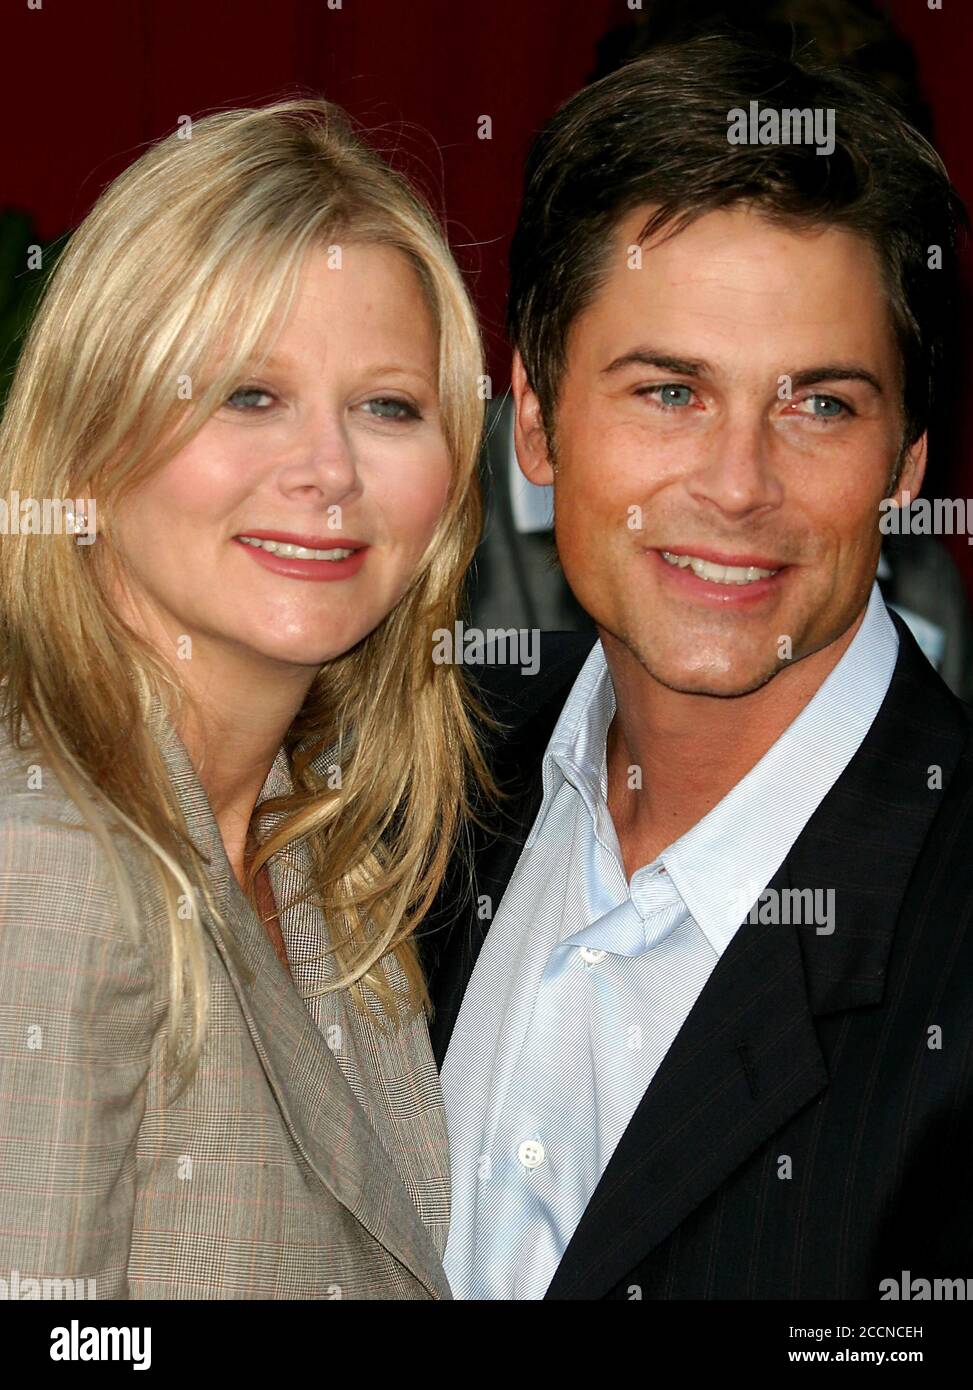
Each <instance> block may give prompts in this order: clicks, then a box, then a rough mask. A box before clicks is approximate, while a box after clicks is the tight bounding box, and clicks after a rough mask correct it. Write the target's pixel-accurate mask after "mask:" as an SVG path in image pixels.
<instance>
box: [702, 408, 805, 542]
mask: <svg viewBox="0 0 973 1390" xmlns="http://www.w3.org/2000/svg"><path fill="white" fill-rule="evenodd" d="M690 491H691V492H692V495H693V496H694V498H695V499H696V500H697V501H698V502H699V503H701V504H702V505H704V506H708V507H711V508H714V509H716V510H719V511H720V512H721V513H723V514H724V515H725V516H727V517H732V518H740V517H744V516H748V515H750V514H751V513H753V512H758V511H761V510H763V509H765V508H771V507H775V506H777V505H779V503H780V500H781V497H782V495H783V485H782V481H781V477H780V472H779V468H778V467H777V464H776V462H775V458H774V450H773V446H772V440H771V438H770V427H769V425H768V423H767V421H766V419H765V418H764V417H763V415H762V414H757V413H756V412H746V413H744V412H738V413H737V414H736V415H734V416H733V417H731V418H728V419H726V420H725V421H724V422H723V424H722V426H721V427H720V428H719V429H717V430H715V431H714V432H713V433H712V434H711V435H709V436H708V438H707V441H706V452H705V456H704V457H703V458H702V459H701V460H700V462H699V464H698V466H697V467H696V468H695V469H694V470H693V473H692V476H691V479H690Z"/></svg>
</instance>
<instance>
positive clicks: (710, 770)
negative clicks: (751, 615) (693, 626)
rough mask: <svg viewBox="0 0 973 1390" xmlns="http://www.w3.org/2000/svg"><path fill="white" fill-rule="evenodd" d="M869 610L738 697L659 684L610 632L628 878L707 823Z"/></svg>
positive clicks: (616, 775)
mask: <svg viewBox="0 0 973 1390" xmlns="http://www.w3.org/2000/svg"><path fill="white" fill-rule="evenodd" d="M863 617H864V614H862V615H860V616H859V618H858V619H857V620H856V621H855V622H854V623H852V625H851V627H850V628H849V629H848V631H847V632H845V633H843V634H842V636H841V637H839V638H837V639H836V640H835V641H834V642H832V643H830V644H829V645H828V646H827V647H824V648H822V649H821V650H820V651H818V652H814V653H812V654H811V655H810V656H807V657H805V658H803V659H802V660H801V661H798V662H795V663H794V664H793V665H792V666H789V667H787V668H785V669H784V670H782V671H780V672H779V673H778V674H777V675H776V676H774V677H773V678H772V679H771V680H769V681H768V682H767V683H766V684H765V685H763V686H761V687H760V688H759V689H758V690H754V691H751V692H750V693H749V694H747V695H739V696H734V697H729V698H728V697H725V696H710V695H693V694H685V693H683V692H681V691H676V690H671V689H669V688H668V687H666V686H663V685H661V684H660V682H659V681H657V680H656V679H655V678H654V677H653V676H651V675H650V674H649V672H648V671H647V670H646V669H645V667H644V666H642V665H641V663H640V662H639V661H638V660H637V659H636V658H635V657H634V656H633V654H632V653H631V651H630V650H629V649H628V648H627V647H625V646H624V645H623V644H622V643H621V642H619V641H618V639H617V638H614V637H612V636H611V635H610V634H609V633H604V632H601V633H600V636H601V640H602V645H603V647H604V651H605V659H606V661H607V664H608V668H609V672H610V674H611V678H612V684H613V687H614V690H615V700H616V705H617V709H616V713H615V717H614V719H613V720H612V723H611V727H610V728H609V731H608V739H607V747H606V757H607V768H608V809H609V812H610V813H611V817H612V821H613V822H614V825H615V832H616V834H617V836H618V842H619V846H620V848H621V851H622V862H623V865H624V868H625V873H626V877H628V878H631V876H632V874H633V873H634V872H635V870H636V869H638V868H641V867H642V866H643V865H644V864H650V863H652V861H653V860H654V859H656V858H658V856H659V855H660V854H661V853H662V851H663V850H665V849H667V848H668V847H669V846H670V845H671V844H673V843H674V842H675V841H676V840H678V839H679V838H680V836H682V835H684V834H685V833H686V831H687V830H690V829H692V827H693V826H694V825H696V824H698V822H699V821H701V820H702V819H703V817H704V816H705V815H707V813H708V812H709V811H711V810H712V809H713V807H714V806H716V805H717V804H718V803H719V802H720V801H722V800H723V798H724V797H725V796H726V795H727V793H728V792H730V791H732V789H733V788H734V787H735V786H736V785H737V783H738V782H740V781H741V780H742V779H743V778H744V777H745V776H746V775H747V773H748V772H749V771H750V770H751V768H753V767H754V766H756V764H757V763H758V762H759V761H760V759H761V758H762V757H763V756H764V754H765V753H766V752H767V750H768V749H769V748H770V747H771V746H772V745H773V744H774V743H776V741H777V739H778V738H779V737H780V735H781V734H782V733H783V732H784V730H785V729H786V728H788V726H789V725H791V724H792V723H793V722H794V720H795V719H796V718H797V716H798V715H799V714H800V712H801V710H803V709H804V707H805V706H806V705H807V704H808V703H809V702H810V700H811V699H812V698H813V696H814V695H815V693H816V692H817V691H818V689H819V688H820V687H821V685H822V683H823V682H824V680H825V678H826V677H827V676H828V675H829V673H830V672H831V671H832V670H834V668H835V666H836V665H837V664H838V662H839V661H840V660H841V657H842V656H843V655H844V653H845V651H847V649H848V647H849V646H850V645H851V642H852V641H853V639H854V636H855V634H856V632H857V631H858V629H859V627H860V626H861V622H862V619H863Z"/></svg>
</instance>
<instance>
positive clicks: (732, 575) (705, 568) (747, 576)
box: [659, 550, 777, 584]
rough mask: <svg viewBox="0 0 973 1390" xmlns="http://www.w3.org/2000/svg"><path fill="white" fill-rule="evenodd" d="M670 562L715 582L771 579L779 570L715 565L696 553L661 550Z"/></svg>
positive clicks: (745, 582) (749, 582) (701, 577)
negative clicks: (676, 553) (682, 553)
mask: <svg viewBox="0 0 973 1390" xmlns="http://www.w3.org/2000/svg"><path fill="white" fill-rule="evenodd" d="M659 553H660V554H661V556H662V558H663V560H665V561H666V562H667V563H668V564H670V565H675V566H677V567H678V568H679V569H691V570H692V572H693V574H695V575H696V576H697V577H698V578H700V579H708V580H710V582H711V583H713V584H752V583H753V581H754V580H755V579H769V578H770V576H771V575H772V574H776V573H777V570H762V569H758V568H757V567H756V565H714V564H713V563H712V561H710V560H700V559H697V557H696V556H695V555H674V554H673V553H672V551H671V550H662V551H660V552H659Z"/></svg>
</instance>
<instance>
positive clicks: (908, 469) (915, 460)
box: [892, 430, 929, 507]
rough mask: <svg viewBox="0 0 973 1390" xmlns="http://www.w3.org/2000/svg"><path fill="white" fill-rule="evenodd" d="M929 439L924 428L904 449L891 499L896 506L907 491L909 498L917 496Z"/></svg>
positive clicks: (900, 503) (899, 505)
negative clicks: (913, 441) (912, 442)
mask: <svg viewBox="0 0 973 1390" xmlns="http://www.w3.org/2000/svg"><path fill="white" fill-rule="evenodd" d="M928 446H929V441H928V437H927V435H926V432H925V430H923V432H922V434H921V435H920V436H919V438H918V439H917V440H916V442H915V443H914V444H910V445H909V447H908V449H907V450H906V451H905V456H904V458H903V460H902V466H901V468H900V469H899V477H898V480H897V482H896V483H895V491H894V492H893V493H892V499H893V501H894V502H895V505H896V506H897V507H901V505H902V494H903V493H904V492H907V493H908V494H909V500H910V501H911V500H912V498H913V497H918V495H919V491H920V489H921V488H922V480H923V478H924V477H925V476H926V457H927V453H928Z"/></svg>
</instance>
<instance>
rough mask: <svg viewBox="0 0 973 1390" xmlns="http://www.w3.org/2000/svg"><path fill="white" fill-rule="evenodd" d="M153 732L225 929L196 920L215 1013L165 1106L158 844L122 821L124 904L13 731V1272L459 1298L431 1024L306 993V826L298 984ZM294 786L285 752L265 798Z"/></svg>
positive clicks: (6, 893) (5, 1109)
mask: <svg viewBox="0 0 973 1390" xmlns="http://www.w3.org/2000/svg"><path fill="white" fill-rule="evenodd" d="M158 713H159V711H158V707H157V708H156V714H157V715H158ZM158 737H159V741H160V746H161V748H162V751H163V754H164V757H165V760H166V765H167V767H168V770H169V773H170V776H171V778H172V781H173V784H174V786H175V788H176V792H177V795H178V798H179V802H180V804H181V806H182V809H183V811H184V813H185V815H186V818H187V822H188V825H189V828H190V833H191V834H192V837H193V839H194V841H195V842H196V844H197V845H198V846H199V848H200V849H201V850H202V851H203V853H204V854H206V855H207V856H208V857H209V860H210V866H211V881H212V885H213V889H214V892H215V896H216V900H217V902H218V903H219V905H220V907H221V909H222V911H223V912H224V914H225V915H226V918H227V921H228V923H229V927H230V931H231V934H232V937H233V947H232V948H231V947H230V946H228V944H227V942H225V941H224V940H223V939H222V938H221V936H220V933H219V932H218V931H217V929H216V927H215V925H214V923H213V921H212V920H211V919H210V917H209V916H208V915H207V916H206V917H205V919H204V920H205V927H206V931H205V948H206V958H207V963H208V967H209V975H210V987H211V1000H212V1002H211V1019H210V1025H209V1030H208V1034H207V1039H206V1043H205V1046H204V1050H203V1055H202V1060H201V1063H200V1066H199V1070H198V1073H197V1075H196V1078H195V1080H194V1081H193V1083H192V1085H191V1086H190V1088H189V1089H188V1091H187V1092H186V1093H184V1095H183V1096H182V1097H180V1098H179V1099H178V1100H177V1101H176V1102H175V1104H172V1105H170V1106H168V1107H167V1106H166V1105H165V1104H164V1100H165V1084H164V1076H163V1068H162V1056H163V1048H164V1045H165V1041H166V1024H165V1016H166V1007H167V992H166V991H167V984H166V974H165V961H166V949H167V927H166V923H165V919H164V915H163V914H162V912H161V910H160V909H159V907H158V904H157V901H156V900H157V890H155V888H154V884H153V880H152V878H151V877H150V870H149V866H148V864H147V863H146V858H145V851H143V850H141V849H139V848H138V847H136V846H133V845H131V844H130V843H128V842H124V841H122V840H119V848H120V850H121V852H122V854H123V857H124V859H125V861H126V863H127V865H128V866H129V868H130V871H131V873H132V875H133V878H134V881H135V883H136V887H137V891H138V901H139V902H140V903H141V904H142V905H143V907H144V913H143V915H142V918H141V920H140V921H139V922H138V923H135V924H123V923H122V922H121V921H120V914H119V912H118V909H117V904H116V900H115V894H114V889H113V886H112V883H111V879H110V875H109V870H108V866H107V863H106V861H105V859H104V855H103V854H102V852H101V851H100V850H99V849H98V848H97V846H96V844H95V843H94V841H93V839H92V837H90V836H89V835H88V834H87V832H85V831H84V830H83V829H78V828H77V827H78V825H79V822H80V817H79V816H78V814H77V812H76V810H75V808H74V807H73V804H72V803H71V802H70V801H69V799H68V798H67V797H66V796H65V795H64V794H63V792H62V791H61V789H60V787H59V785H58V783H57V782H56V780H55V779H54V777H53V775H52V774H50V773H44V774H43V787H42V789H36V783H35V782H31V781H30V780H28V776H27V773H26V770H25V768H26V766H27V765H29V764H30V763H31V762H32V760H33V759H32V755H29V754H26V753H24V752H22V751H18V750H14V749H12V748H11V747H10V745H9V742H8V741H6V740H5V741H4V743H3V746H2V747H0V1273H4V1272H5V1271H6V1270H7V1269H10V1270H13V1269H17V1270H19V1271H20V1274H21V1276H22V1277H23V1278H26V1277H37V1278H42V1277H88V1278H90V1277H94V1278H96V1279H97V1296H98V1297H99V1298H124V1297H136V1298H177V1299H179V1298H223V1299H251V1298H320V1299H325V1298H363V1299H385V1298H403V1299H413V1300H414V1299H428V1298H449V1296H450V1294H449V1288H448V1285H447V1283H446V1280H445V1276H444V1274H443V1270H442V1265H441V1258H440V1257H441V1254H442V1250H443V1248H444V1245H445V1239H446V1231H447V1226H448V1220H449V1179H448V1162H447V1150H446V1131H445V1123H444V1117H443V1110H442V1101H441V1095H440V1091H439V1083H438V1078H437V1075H436V1069H435V1064H434V1062H433V1059H432V1054H431V1049H430V1046H429V1038H428V1031H427V1028H426V1024H425V1021H424V1020H419V1021H418V1022H415V1023H413V1024H412V1025H411V1026H409V1027H407V1028H405V1029H403V1030H402V1031H401V1032H400V1033H398V1034H395V1033H393V1034H391V1035H390V1034H388V1032H387V1031H386V1030H384V1029H383V1028H382V1026H381V1024H380V1023H379V1022H378V1021H376V1020H375V1019H374V1018H372V1017H366V1016H365V1015H364V1014H363V1013H361V1012H360V1011H358V1010H356V1009H355V1008H354V1006H353V1005H352V1003H351V1001H350V1000H349V999H348V997H347V996H346V995H344V994H341V995H331V996H328V997H326V998H321V999H312V998H309V997H307V996H309V995H310V994H311V993H312V991H313V990H314V989H316V988H318V987H320V985H321V984H323V983H326V982H327V980H328V979H329V978H331V976H330V970H331V967H330V963H329V958H327V957H324V958H322V955H321V953H322V949H323V948H324V947H326V945H327V932H326V927H325V923H324V920H323V916H322V914H321V912H320V910H319V909H317V908H316V907H314V906H313V905H307V904H305V905H290V898H291V897H292V896H293V894H294V892H295V890H296V889H298V888H299V887H300V885H301V882H302V879H303V871H304V868H306V861H305V860H304V857H303V855H302V852H301V847H300V846H298V847H296V848H294V849H292V851H291V852H290V853H289V855H288V858H287V862H286V863H285V862H282V861H280V862H276V861H272V863H271V866H270V874H271V881H272V883H273V886H274V891H275V899H276V902H277V904H278V907H279V909H280V911H279V916H280V923H281V930H282V933H283V937H284V941H285V944H286V946H287V952H288V958H289V960H290V961H291V962H292V963H293V966H292V968H293V973H294V977H295V981H296V984H297V986H298V990H299V991H300V993H298V990H295V988H294V985H293V984H292V983H291V981H290V980H289V979H288V978H287V976H286V974H285V972H284V970H283V967H282V966H281V965H280V963H279V962H278V960H277V958H276V955H275V953H274V950H273V947H272V945H271V943H270V941H269V939H268V937H267V935H266V932H265V930H264V928H263V927H262V925H261V923H260V921H259V920H258V918H257V917H256V915H255V914H254V912H253V911H252V910H251V908H250V905H249V903H248V902H247V900H246V898H245V896H244V895H243V893H242V891H241V890H240V888H239V885H238V884H237V881H236V879H235V877H234V875H233V873H232V870H231V869H230V866H229V863H228V861H227V859H226V855H225V852H224V850H223V846H222V841H221V839H220V836H219V831H218V828H217V826H216V822H215V820H214V818H213V815H212V812H211V810H210V807H209V803H208V801H207V798H206V795H205V792H204V791H203V788H202V786H201V784H200V782H199V780H198V778H197V776H196V774H195V771H194V769H193V767H192V764H191V762H190V760H189V757H188V754H187V753H186V750H185V748H184V746H183V744H182V743H181V741H180V740H179V739H178V738H177V736H176V735H175V733H174V731H173V730H172V728H171V726H170V725H169V724H168V723H167V722H166V721H165V720H164V719H162V720H160V723H159V725H158ZM289 786H290V781H289V774H288V769H287V761H286V755H285V754H284V752H283V750H281V752H280V754H279V755H278V757H277V760H276V761H275V763H274V766H273V768H272V769H271V771H270V773H269V775H268V778H267V780H266V783H265V785H264V788H263V790H262V792H261V797H260V799H261V800H263V799H264V798H266V797H268V796H272V795H277V794H279V793H280V792H282V791H286V790H287V789H288V788H289ZM393 978H395V979H397V980H398V981H399V983H401V975H400V974H396V973H395V972H393ZM302 996H304V997H302ZM371 1002H372V1003H374V1000H372V1001H371ZM424 1223H426V1224H424Z"/></svg>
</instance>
